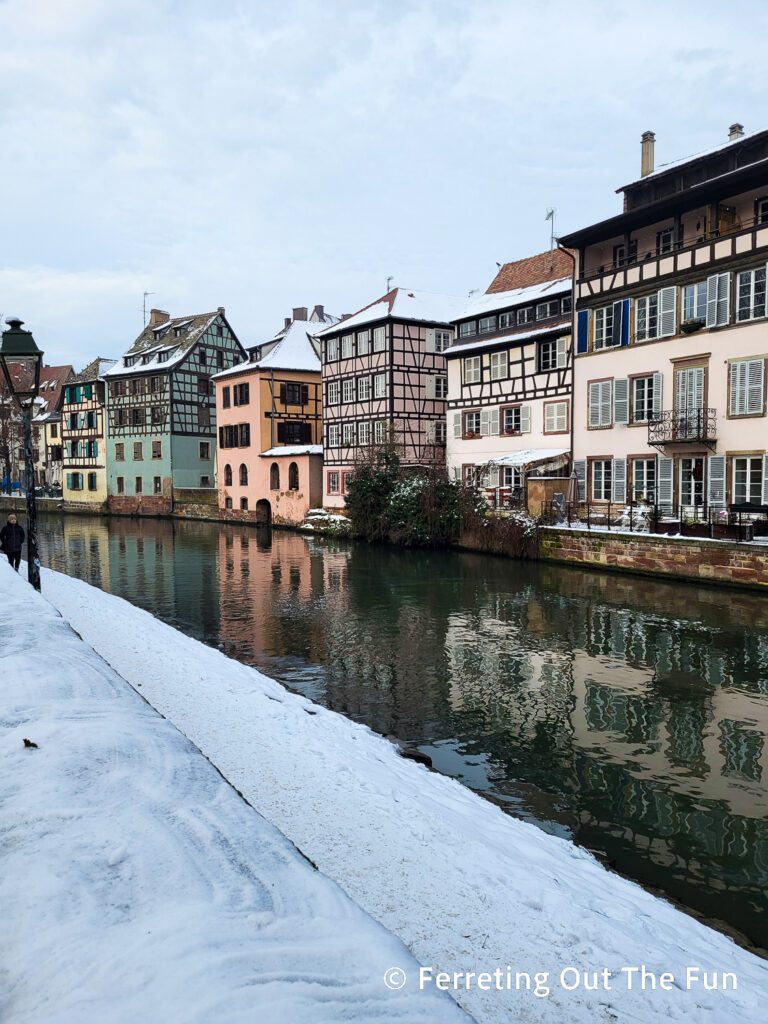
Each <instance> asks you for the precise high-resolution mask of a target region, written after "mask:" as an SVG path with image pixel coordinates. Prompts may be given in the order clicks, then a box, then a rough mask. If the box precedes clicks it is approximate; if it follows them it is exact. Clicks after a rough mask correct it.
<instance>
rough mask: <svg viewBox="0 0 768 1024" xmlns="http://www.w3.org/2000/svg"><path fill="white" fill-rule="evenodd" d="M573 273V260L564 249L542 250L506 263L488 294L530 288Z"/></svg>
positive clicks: (568, 276) (491, 284) (493, 281)
mask: <svg viewBox="0 0 768 1024" xmlns="http://www.w3.org/2000/svg"><path fill="white" fill-rule="evenodd" d="M572 273H573V261H572V259H571V258H570V256H568V254H567V253H565V252H563V251H562V249H553V250H552V251H551V252H550V251H549V250H548V251H547V252H540V253H538V254H537V255H536V256H527V257H526V258H525V259H523V260H515V262H514V263H505V264H504V266H503V267H502V268H501V269H500V270H499V272H498V274H497V275H496V277H494V279H493V280H492V281H491V283H490V285H489V286H488V290H487V292H486V294H487V295H488V294H491V293H492V292H510V291H516V290H517V289H519V288H530V287H531V286H532V285H537V284H542V283H543V282H545V281H556V280H558V279H561V278H564V277H567V278H570V277H571V275H572Z"/></svg>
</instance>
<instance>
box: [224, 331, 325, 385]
mask: <svg viewBox="0 0 768 1024" xmlns="http://www.w3.org/2000/svg"><path fill="white" fill-rule="evenodd" d="M324 326H326V325H324V324H318V323H315V322H313V321H310V320H294V321H293V323H292V324H291V326H290V327H289V328H288V329H287V330H286V331H285V333H284V334H283V336H282V337H281V338H278V339H277V340H275V339H272V340H271V341H265V342H264V343H263V344H264V345H270V346H271V348H270V350H269V352H268V353H267V354H266V355H265V356H264V357H263V358H262V359H251V360H250V361H249V360H245V361H244V362H242V363H237V365H236V366H231V367H230V368H229V369H228V370H222V371H221V373H217V374H215V375H214V377H213V379H214V380H223V379H226V378H227V377H236V376H237V375H238V374H241V373H243V372H244V371H248V370H261V369H264V370H308V371H314V372H316V373H320V369H321V367H320V357H319V356H318V354H317V352H316V351H315V349H314V347H313V345H312V342H311V341H310V340H309V335H313V336H314V335H315V334H318V333H319V331H320V330H322V328H323V327H324ZM257 347H258V346H253V348H257Z"/></svg>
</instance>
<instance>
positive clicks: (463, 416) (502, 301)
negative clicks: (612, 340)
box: [445, 250, 573, 503]
mask: <svg viewBox="0 0 768 1024" xmlns="http://www.w3.org/2000/svg"><path fill="white" fill-rule="evenodd" d="M572 268H573V264H572V261H571V259H570V258H569V257H568V256H567V255H566V254H565V253H564V252H560V251H559V250H555V251H554V252H546V253H541V254H539V255H537V256H531V257H528V258H527V259H523V260H518V261H516V262H514V263H507V264H505V265H504V266H503V267H502V268H501V269H500V271H499V273H498V274H497V275H496V277H495V278H494V280H493V281H492V283H491V285H490V287H489V288H488V291H487V292H486V293H485V294H484V295H480V296H477V297H474V298H472V299H471V300H470V302H469V303H468V304H467V305H466V308H465V309H464V310H463V311H462V313H461V315H460V316H459V317H458V318H457V319H456V320H455V321H454V324H453V326H454V329H455V332H456V341H455V343H454V344H453V345H452V346H451V347H450V348H449V349H448V351H447V352H446V353H445V356H446V358H447V362H448V405H447V415H448V444H447V454H446V459H447V465H448V469H449V472H450V473H451V474H452V475H454V476H455V477H459V478H461V479H462V480H463V481H464V482H465V483H468V484H469V483H476V484H480V485H481V486H483V487H485V488H487V489H488V492H489V497H493V498H494V499H497V500H499V501H500V502H501V503H506V502H507V501H508V500H509V499H510V498H511V497H515V496H519V497H521V498H522V491H523V486H524V483H525V476H526V474H527V473H531V472H533V473H536V474H543V473H555V472H558V473H562V472H564V471H565V468H566V467H567V465H568V462H569V453H570V430H571V370H572V357H571V295H572V293H571V280H572Z"/></svg>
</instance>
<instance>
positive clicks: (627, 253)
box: [613, 238, 637, 267]
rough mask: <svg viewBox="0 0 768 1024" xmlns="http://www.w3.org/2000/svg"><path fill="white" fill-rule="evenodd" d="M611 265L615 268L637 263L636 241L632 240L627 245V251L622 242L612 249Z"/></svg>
mask: <svg viewBox="0 0 768 1024" xmlns="http://www.w3.org/2000/svg"><path fill="white" fill-rule="evenodd" d="M613 263H614V266H617V267H625V266H626V265H627V264H628V263H637V239H636V238H633V239H632V241H631V242H630V243H629V249H627V246H626V245H625V244H624V243H623V242H622V243H621V245H614V247H613Z"/></svg>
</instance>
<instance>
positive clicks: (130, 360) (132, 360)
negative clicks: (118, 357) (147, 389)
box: [123, 356, 136, 366]
mask: <svg viewBox="0 0 768 1024" xmlns="http://www.w3.org/2000/svg"><path fill="white" fill-rule="evenodd" d="M135 362H136V356H124V357H123V363H124V365H125V366H133V364H134V363H135Z"/></svg>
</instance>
